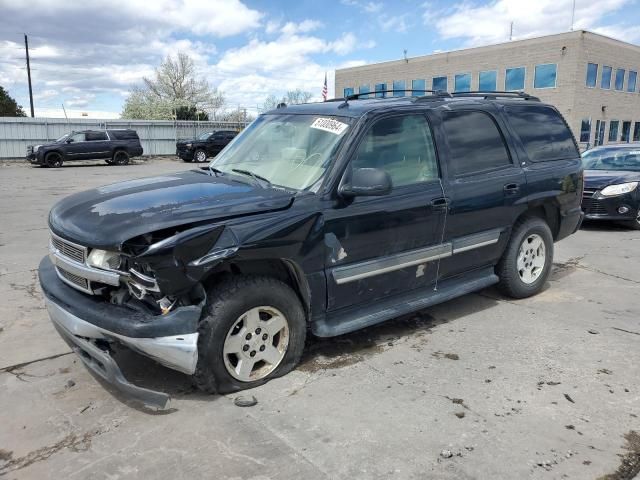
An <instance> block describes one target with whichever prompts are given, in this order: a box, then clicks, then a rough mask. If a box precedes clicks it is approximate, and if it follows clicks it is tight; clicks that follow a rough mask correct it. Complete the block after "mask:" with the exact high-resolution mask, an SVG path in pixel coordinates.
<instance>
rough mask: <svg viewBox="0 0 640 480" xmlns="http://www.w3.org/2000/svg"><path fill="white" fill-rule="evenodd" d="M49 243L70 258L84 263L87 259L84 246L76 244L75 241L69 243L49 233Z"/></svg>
mask: <svg viewBox="0 0 640 480" xmlns="http://www.w3.org/2000/svg"><path fill="white" fill-rule="evenodd" d="M51 243H52V244H53V246H54V247H55V248H56V249H57V250H58V251H59V252H60V254H61V255H64V256H65V257H67V258H70V259H71V260H75V261H76V262H80V263H84V262H85V260H86V259H87V249H86V247H83V246H81V245H76V244H75V243H71V242H69V241H67V240H64V239H62V238H60V237H58V236H56V235H53V234H52V235H51Z"/></svg>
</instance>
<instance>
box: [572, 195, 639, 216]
mask: <svg viewBox="0 0 640 480" xmlns="http://www.w3.org/2000/svg"><path fill="white" fill-rule="evenodd" d="M637 195H638V194H637V192H635V191H634V192H631V193H626V194H623V195H616V196H612V197H605V196H603V195H600V193H599V192H597V193H595V194H594V195H593V196H587V195H585V196H584V197H583V199H582V210H583V211H584V215H585V218H586V219H587V220H615V221H630V220H635V219H636V217H637V216H638V210H639V209H640V199H639V198H638V196H637ZM620 207H626V208H627V209H628V210H627V212H625V213H620V212H619V211H618V209H619V208H620Z"/></svg>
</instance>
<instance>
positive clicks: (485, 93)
mask: <svg viewBox="0 0 640 480" xmlns="http://www.w3.org/2000/svg"><path fill="white" fill-rule="evenodd" d="M450 95H451V96H452V97H481V98H484V99H485V100H495V99H496V98H521V99H522V100H531V101H534V102H539V101H540V99H539V98H538V97H534V96H533V95H529V94H528V93H526V92H504V91H500V90H475V91H471V92H453V93H451V94H450Z"/></svg>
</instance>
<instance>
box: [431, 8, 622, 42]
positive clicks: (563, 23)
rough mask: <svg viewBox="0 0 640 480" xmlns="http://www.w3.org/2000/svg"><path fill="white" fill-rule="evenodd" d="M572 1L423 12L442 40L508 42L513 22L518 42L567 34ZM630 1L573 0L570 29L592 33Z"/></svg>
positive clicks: (515, 37)
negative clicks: (572, 25)
mask: <svg viewBox="0 0 640 480" xmlns="http://www.w3.org/2000/svg"><path fill="white" fill-rule="evenodd" d="M572 2H573V0H536V1H535V2H523V1H522V0H494V1H493V2H491V3H490V4H488V5H482V6H475V5H472V4H470V3H462V4H460V5H458V6H457V7H455V8H454V11H453V12H451V13H449V14H446V15H440V18H439V19H437V20H436V19H435V16H434V12H433V11H432V10H431V9H430V8H429V6H428V5H427V7H426V8H425V15H424V19H425V21H426V22H427V23H429V22H432V23H435V26H436V29H437V30H438V33H439V34H440V35H441V36H442V37H443V38H464V39H466V43H467V45H482V44H487V43H498V42H503V41H506V40H508V39H509V30H510V24H511V22H512V21H513V22H514V26H513V38H514V39H521V38H527V37H534V36H540V35H546V34H549V33H558V32H564V31H568V30H569V28H570V27H571V12H572ZM629 3H630V0H599V1H597V2H593V1H590V0H577V1H576V10H575V21H574V29H581V28H582V29H595V28H598V26H599V25H600V23H601V22H602V21H603V17H604V16H605V15H606V14H608V13H612V12H614V11H616V10H618V9H619V8H621V7H622V6H623V5H625V4H629Z"/></svg>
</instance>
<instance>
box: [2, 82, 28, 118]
mask: <svg viewBox="0 0 640 480" xmlns="http://www.w3.org/2000/svg"><path fill="white" fill-rule="evenodd" d="M26 116H27V115H26V114H25V113H24V110H22V105H18V104H17V103H16V101H15V100H14V99H13V98H11V97H10V96H9V94H8V93H7V91H6V90H5V89H4V88H3V87H2V86H0V117H26Z"/></svg>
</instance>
